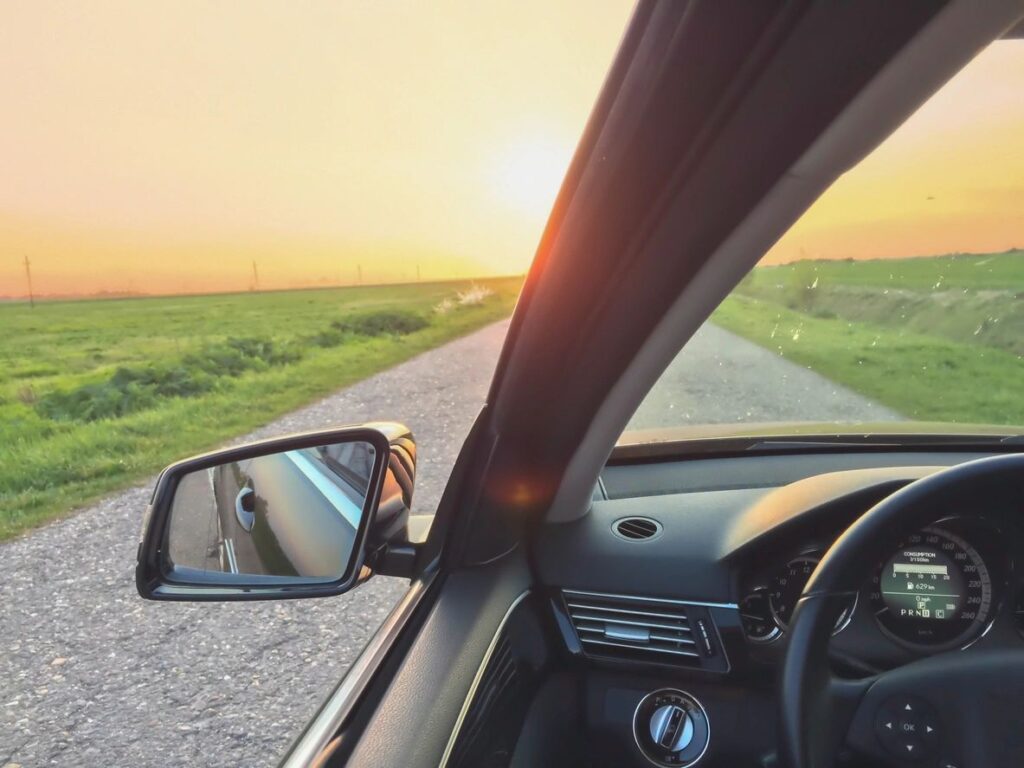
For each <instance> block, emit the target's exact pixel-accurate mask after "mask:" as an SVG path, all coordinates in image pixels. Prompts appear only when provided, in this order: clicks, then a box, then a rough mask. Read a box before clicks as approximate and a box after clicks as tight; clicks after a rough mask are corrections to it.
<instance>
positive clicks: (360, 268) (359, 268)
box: [356, 264, 363, 285]
mask: <svg viewBox="0 0 1024 768" xmlns="http://www.w3.org/2000/svg"><path fill="white" fill-rule="evenodd" d="M356 282H357V283H358V284H359V285H362V284H363V265H362V264H357V265H356Z"/></svg>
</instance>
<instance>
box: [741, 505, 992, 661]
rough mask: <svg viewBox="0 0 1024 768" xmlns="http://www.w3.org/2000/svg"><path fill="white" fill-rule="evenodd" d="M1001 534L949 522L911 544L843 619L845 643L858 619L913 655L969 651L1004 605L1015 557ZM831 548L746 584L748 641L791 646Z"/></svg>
mask: <svg viewBox="0 0 1024 768" xmlns="http://www.w3.org/2000/svg"><path fill="white" fill-rule="evenodd" d="M999 542H1000V536H999V532H998V530H997V529H995V528H994V527H993V526H991V525H990V524H987V523H985V522H982V521H979V520H977V519H974V518H970V519H968V518H949V519H946V520H942V521H939V522H937V523H936V524H934V525H932V526H930V527H928V528H925V529H923V530H921V531H918V532H917V533H914V534H913V535H911V536H908V537H907V538H906V539H905V540H903V541H899V542H894V543H893V546H892V548H891V550H890V553H889V555H888V556H887V557H886V558H885V559H884V560H883V561H882V562H879V563H875V564H874V565H873V567H872V569H871V575H870V577H869V579H868V580H867V583H865V585H864V587H863V588H862V589H861V591H860V593H859V594H858V595H854V596H852V597H851V598H850V600H849V601H848V603H847V605H846V606H845V607H844V609H843V611H842V613H841V614H840V615H839V616H838V617H837V619H836V623H835V628H834V630H833V635H838V634H839V633H840V632H842V631H843V630H844V629H846V628H847V626H849V624H850V622H851V621H852V620H853V619H854V617H855V616H856V617H857V620H858V621H869V622H873V623H874V624H875V626H877V628H878V630H879V631H880V632H881V634H883V635H884V636H885V637H887V638H889V639H890V640H892V641H893V642H894V643H896V644H897V645H900V646H902V647H904V648H906V649H908V650H912V651H921V652H934V651H939V650H948V649H952V648H963V647H966V646H968V645H970V644H971V643H973V642H975V641H977V640H978V638H980V637H981V636H982V635H983V634H984V633H985V632H986V631H987V629H988V628H989V626H990V625H991V622H992V618H993V616H994V612H995V608H996V606H997V604H998V602H999V601H1000V600H1001V599H1002V592H1003V591H1004V590H1003V582H1004V579H1005V577H1006V574H1007V568H1008V566H1007V563H1006V561H1007V556H1006V555H1005V553H1004V551H1003V549H1002V548H1001V547H1000V543H999ZM826 546H827V545H822V544H819V543H810V544H805V545H804V546H802V547H800V548H798V549H797V550H795V551H791V552H789V553H788V555H786V556H784V557H783V558H782V559H781V560H779V561H776V562H774V563H771V564H769V565H768V566H767V567H765V568H763V569H754V571H753V572H752V573H751V574H750V575H749V576H748V578H747V579H746V580H745V585H744V586H745V589H744V597H743V599H742V600H741V602H740V617H741V620H742V624H743V630H744V632H745V634H746V637H747V640H748V641H749V642H750V643H752V644H754V645H766V644H770V643H774V642H775V641H777V640H779V639H781V638H783V637H784V636H785V634H786V632H787V631H788V629H789V623H790V621H791V620H792V616H793V611H794V609H795V607H796V603H797V601H798V600H799V597H800V595H801V593H802V592H803V589H804V587H805V586H806V584H807V582H808V580H809V579H810V578H811V574H813V573H814V570H815V568H817V567H818V563H819V562H820V561H821V558H822V555H823V554H824V551H825V549H826Z"/></svg>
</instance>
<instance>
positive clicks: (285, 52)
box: [0, 0, 1024, 295]
mask: <svg viewBox="0 0 1024 768" xmlns="http://www.w3.org/2000/svg"><path fill="white" fill-rule="evenodd" d="M631 7H632V0H615V2H612V1H611V0H601V2H594V0H572V2H568V1H566V0H560V1H559V2H557V3H551V2H548V0H509V1H507V2H501V3H495V2H486V3H478V2H469V0H466V1H465V2H453V1H449V2H430V3H427V2H405V3H399V2H381V1H380V0H374V1H370V0H367V1H365V2H356V1H354V0H347V1H346V2H343V3H333V2H324V3H303V4H293V3H286V2H261V1H259V0H248V1H247V2H246V3H245V4H244V6H243V5H238V4H232V3H216V2H212V1H211V2H174V3H168V4H164V5H162V6H161V7H160V11H159V13H156V12H154V11H153V10H152V6H148V10H147V8H144V7H143V4H139V3H137V2H134V0H122V1H118V2H114V1H109V0H108V1H107V2H103V3H98V4H84V5H68V4H50V3H31V2H22V3H6V4H3V5H2V6H0V72H3V73H4V75H3V77H2V78H0V104H2V105H3V107H2V114H3V118H2V119H0V179H3V183H2V184H0V295H20V294H24V292H25V277H24V270H23V266H22V259H23V258H24V257H25V256H28V257H29V258H30V259H31V260H32V269H33V276H34V279H35V284H36V285H35V287H36V291H37V293H43V294H47V293H49V294H61V293H92V292H95V291H100V290H108V291H125V290H130V291H142V292H179V291H203V290H244V289H246V288H248V287H249V284H250V281H251V262H252V260H255V261H256V262H257V264H258V267H259V273H260V284H261V287H263V288H283V287H291V286H296V285H310V284H318V283H331V284H334V283H347V282H353V281H354V280H355V279H356V271H357V267H358V266H361V267H362V274H363V279H364V281H365V282H377V281H388V280H402V279H415V277H416V272H417V268H419V271H420V276H421V277H422V278H423V279H434V278H442V277H450V276H467V275H483V274H509V273H518V272H523V271H525V269H526V268H527V266H528V265H529V262H530V260H531V258H532V256H533V252H534V248H535V247H536V243H537V240H538V238H539V235H540V231H541V228H542V226H543V223H544V220H545V218H546V215H547V211H548V208H549V206H550V203H551V201H552V199H553V197H554V195H555V192H556V191H557V186H558V184H559V182H560V179H561V176H562V174H563V172H564V169H565V166H566V164H567V163H568V160H569V157H570V155H571V152H572V150H573V148H574V146H575V143H576V141H577V138H578V136H579V133H580V131H581V129H582V127H583V123H584V121H585V120H586V117H587V115H588V114H589V111H590V108H591V105H592V103H593V101H594V98H595V96H596V94H597V91H598V88H599V87H600V84H601V82H602V80H603V78H604V75H605V73H606V71H607V68H608V65H609V63H610V61H611V58H612V55H613V53H614V50H615V47H616V45H617V43H618V41H619V39H620V37H621V35H622V32H623V29H624V27H625V25H626V22H627V20H628V16H629V12H630V10H631ZM1021 93H1024V42H1022V41H1014V42H1005V43H997V44H996V45H995V46H993V47H992V48H990V49H989V51H987V52H986V53H984V54H982V56H981V57H980V58H979V59H978V60H977V61H976V62H975V63H974V64H972V65H971V66H970V67H969V68H968V69H967V70H965V71H964V72H963V73H962V74H961V75H960V76H959V77H958V78H957V79H956V80H955V81H954V82H953V83H951V84H950V85H949V86H948V87H947V88H946V89H945V90H944V91H943V92H942V93H940V94H939V95H938V96H937V97H936V98H935V99H933V100H932V102H930V103H929V104H928V105H927V106H926V107H925V108H924V109H923V110H922V111H921V112H920V113H919V114H918V115H917V116H915V117H914V118H912V119H911V120H910V121H909V122H908V123H907V124H906V125H905V126H904V127H903V129H901V131H900V132H899V133H898V134H897V135H895V136H894V137H893V138H891V139H890V140H889V141H888V142H887V143H886V145H885V146H884V147H883V148H882V149H880V150H879V151H878V152H877V153H876V154H875V155H874V156H872V157H871V158H869V159H868V160H867V161H866V162H865V163H864V164H863V165H862V166H860V167H859V168H858V169H856V170H855V171H853V172H851V173H850V174H848V175H847V177H845V178H844V179H841V180H840V181H839V182H838V183H837V184H836V185H835V186H834V187H833V188H832V190H830V191H829V193H827V194H826V196H825V197H823V198H822V200H821V201H820V202H819V203H818V204H817V205H816V206H815V207H814V208H813V209H812V211H811V212H809V213H808V215H807V216H805V218H804V219H803V220H802V221H801V222H800V223H798V224H797V225H796V227H794V229H793V230H792V231H791V233H790V234H788V235H787V236H786V237H785V238H783V240H782V241H780V243H779V244H778V245H777V246H776V247H775V248H774V249H773V250H772V252H771V253H770V254H769V258H770V259H772V260H789V259H792V258H799V257H800V256H801V255H806V256H812V257H826V258H845V257H847V256H854V257H877V256H902V255H917V254H927V253H935V252H948V251H953V250H1002V249H1005V248H1007V247H1010V246H1012V245H1020V246H1024V222H1022V216H1024V139H1022V138H1021V137H1022V136H1024V98H1021ZM928 198H933V199H931V200H929V199H928Z"/></svg>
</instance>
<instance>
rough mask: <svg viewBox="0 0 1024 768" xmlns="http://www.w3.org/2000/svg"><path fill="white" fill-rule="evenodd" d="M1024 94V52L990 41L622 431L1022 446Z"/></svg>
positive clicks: (690, 348) (671, 369) (805, 220)
mask: <svg viewBox="0 0 1024 768" xmlns="http://www.w3.org/2000/svg"><path fill="white" fill-rule="evenodd" d="M1021 93H1024V41H1019V40H1007V41H1000V42H997V43H994V44H993V45H991V46H990V47H989V48H988V49H987V50H985V51H984V52H982V53H981V54H980V55H979V56H978V57H977V58H976V59H975V60H974V61H973V62H972V63H971V64H970V65H968V66H967V67H966V68H965V69H964V70H962V71H961V72H960V73H959V74H958V75H957V76H956V77H955V78H954V79H952V80H951V81H950V82H949V83H947V84H946V85H945V86H944V87H943V88H942V89H941V90H940V91H939V92H938V93H936V94H935V95H934V96H933V97H932V98H931V99H930V100H929V101H928V102H927V103H926V104H924V105H923V106H922V107H921V108H920V109H919V110H918V111H917V112H916V113H915V114H914V115H913V116H912V117H911V118H910V119H909V120H907V121H906V122H905V123H904V124H903V126H901V127H900V128H899V129H898V130H897V131H896V132H895V133H894V134H893V135H892V136H890V137H889V138H888V139H887V140H886V141H885V142H884V143H883V144H882V145H881V146H879V147H878V148H877V149H876V150H875V151H874V152H873V153H872V154H870V155H869V156H868V157H867V158H865V159H864V160H863V161H862V162H861V163H859V164H858V165H857V166H855V167H854V168H853V169H851V170H850V171H849V172H847V173H846V174H845V175H844V176H842V177H840V178H839V179H838V180H837V181H836V182H835V183H834V184H833V185H832V187H831V188H830V189H829V190H828V191H826V192H825V193H824V195H822V196H821V197H820V198H819V200H818V201H817V202H816V203H815V204H814V205H813V206H812V207H811V208H809V209H808V210H807V211H806V212H805V214H804V215H803V216H802V217H801V218H800V219H799V220H798V221H797V222H796V224H795V225H794V226H793V227H792V228H791V229H790V230H789V231H788V232H787V233H786V234H785V235H784V236H783V237H782V238H781V239H780V240H779V241H778V242H777V243H776V244H775V246H774V247H773V248H771V249H770V250H769V251H768V252H767V253H766V254H765V255H764V257H763V258H762V259H761V261H760V263H759V264H758V265H757V266H756V267H755V268H754V269H753V270H752V271H751V272H750V273H749V274H748V275H747V276H746V277H745V278H744V279H743V280H742V281H741V282H740V283H739V284H738V285H737V286H736V287H735V289H734V290H733V291H732V293H731V294H730V295H729V296H728V297H727V298H726V299H725V300H724V301H723V302H722V303H721V305H720V306H719V307H718V309H717V310H716V311H715V312H714V314H713V315H712V316H711V317H710V318H709V320H708V321H707V322H706V323H705V324H704V325H703V327H701V328H700V329H699V330H698V331H697V333H696V334H695V335H694V336H693V337H692V338H691V339H690V341H689V342H688V343H687V344H686V345H685V347H684V348H683V349H682V351H681V352H680V353H679V355H678V356H677V357H676V359H675V360H673V361H672V363H671V364H670V365H669V366H668V368H667V369H666V370H665V372H664V373H663V375H662V376H661V378H660V379H659V381H658V382H657V384H656V385H655V386H654V387H653V389H652V390H651V392H650V393H649V394H648V396H647V398H646V399H645V400H644V402H643V403H642V404H641V406H640V407H639V409H638V410H637V412H636V413H635V415H634V416H633V418H632V420H631V422H630V424H629V426H628V427H627V430H630V431H635V430H652V429H661V430H665V429H666V428H669V431H670V432H671V431H672V428H678V427H682V426H684V425H690V426H691V427H692V426H694V425H696V426H698V427H699V426H702V425H733V428H725V427H721V426H719V427H717V428H716V429H713V430H708V429H703V430H701V429H689V430H679V429H676V430H675V432H676V434H677V435H679V436H684V435H686V434H690V435H691V436H695V435H701V436H712V435H723V434H730V433H761V434H765V433H767V434H771V433H777V434H790V433H793V432H796V431H803V432H833V433H836V432H851V433H852V432H867V431H878V430H889V431H911V432H921V431H928V432H936V431H938V432H963V431H970V432H976V433H1001V432H1006V433H1014V432H1020V431H1024V430H1021V429H1019V425H1024V375H1022V374H1024V364H1022V359H1024V358H1022V355H1024V99H1022V98H1021V96H1020V95H1021ZM911 422H918V423H914V424H911ZM920 422H928V423H929V424H922V423H920ZM866 425H870V429H869V428H867V427H866ZM651 439H653V438H651Z"/></svg>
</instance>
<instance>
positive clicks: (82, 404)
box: [0, 278, 522, 540]
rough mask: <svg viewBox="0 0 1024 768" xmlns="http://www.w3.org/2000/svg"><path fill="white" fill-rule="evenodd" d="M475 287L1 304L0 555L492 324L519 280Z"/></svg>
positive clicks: (421, 286) (512, 297) (424, 286)
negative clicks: (35, 530) (124, 491)
mask: <svg viewBox="0 0 1024 768" xmlns="http://www.w3.org/2000/svg"><path fill="white" fill-rule="evenodd" d="M475 284H476V285H477V286H482V287H483V288H485V289H487V290H485V291H478V292H476V293H475V294H473V292H472V291H470V288H471V284H470V283H469V282H468V281H467V282H458V283H454V282H453V283H432V284H411V285H392V286H368V287H352V288H336V289H324V290H307V291H283V292H271V293H256V294H225V295H213V296H184V297H168V298H144V299H119V300H106V301H77V302H43V303H40V304H37V305H36V308H35V309H34V310H33V309H30V308H29V307H28V305H26V304H22V303H18V304H0V328H2V329H3V334H2V336H0V540H3V539H4V538H9V537H10V536H13V535H15V534H17V533H19V532H21V531H23V530H25V529H27V528H30V527H32V526H34V525H38V524H40V523H42V522H45V521H46V520H49V519H52V518H54V517H56V516H59V515H61V514H64V513H67V512H68V511H70V510H72V509H74V508H76V507H79V506H82V505H84V504H86V503H88V502H89V501H92V500H95V499H96V498H97V497H99V496H101V495H103V494H105V493H108V492H110V491H112V490H114V489H117V488H122V487H125V486H126V485H129V484H131V483H133V482H136V481H138V480H141V479H142V478H144V477H146V476H147V475H149V474H151V473H153V472H155V471H156V470H158V469H159V468H160V467H161V466H163V465H164V464H166V463H168V462H170V461H172V460H175V459H177V458H180V457H182V456H184V455H187V454H190V453H195V452H198V451H201V450H204V449H207V448H210V447H214V446H216V445H218V444H221V443H223V442H224V441H225V440H227V439H229V438H231V437H233V436H236V435H239V434H243V433H245V432H247V431H249V430H251V429H253V428H255V427H257V426H259V425H261V424H264V423H266V422H268V421H270V420H272V419H273V418H274V417H276V416H278V415H281V414H283V413H286V412H288V411H290V410H293V409H294V408H296V407H298V406H300V405H303V404H305V403H307V402H310V401H311V400H314V399H316V398H317V397H319V396H322V395H325V394H327V393H329V392H331V391H334V390H337V389H340V388H342V387H344V386H346V385H348V384H351V383H353V382H355V381H358V380H360V379H363V378H366V377H367V376H369V375H371V374H373V373H375V372H377V371H380V370H382V369H384V368H387V367H390V366H392V365H395V364H396V363H399V362H401V361H403V360H406V359H408V358H409V357H412V356H413V355H416V354H418V353H420V352H423V351H425V350H428V349H431V348H432V347H435V346H438V345H440V344H443V343H444V342H446V341H449V340H451V339H453V338H455V337H457V336H461V335H463V334H465V333H468V332H470V331H472V330H474V329H476V328H479V327H481V326H483V325H485V324H487V323H489V322H492V321H494V320H497V319H499V318H501V317H504V316H506V315H508V314H509V313H510V312H511V309H512V306H513V304H514V302H515V298H516V296H517V295H518V293H519V289H520V287H521V284H522V280H521V278H502V279H488V280H480V281H476V282H475ZM460 293H461V294H462V296H463V300H462V301H460V299H459V295H460ZM469 294H472V295H469ZM483 294H488V295H486V296H483ZM386 415H387V414H381V416H382V417H385V416H386ZM325 426H327V425H325Z"/></svg>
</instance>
